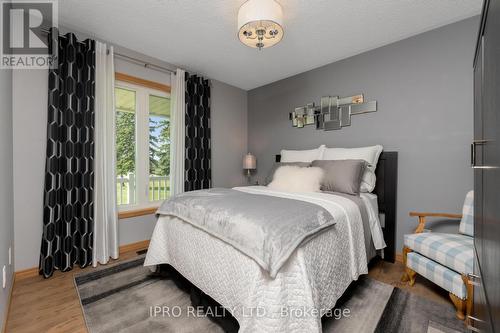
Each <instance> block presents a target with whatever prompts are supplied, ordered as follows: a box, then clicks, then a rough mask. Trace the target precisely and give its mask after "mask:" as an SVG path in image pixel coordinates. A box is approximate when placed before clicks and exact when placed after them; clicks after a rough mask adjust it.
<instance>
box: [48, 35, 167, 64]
mask: <svg viewBox="0 0 500 333" xmlns="http://www.w3.org/2000/svg"><path fill="white" fill-rule="evenodd" d="M42 31H43V32H44V33H46V34H49V33H50V30H49V29H42ZM59 37H61V38H66V36H64V35H59ZM108 54H109V51H108ZM113 55H114V56H115V57H117V58H121V59H123V60H125V61H128V62H131V63H135V64H136V65H141V66H142V67H144V68H149V69H152V70H156V71H159V72H167V73H175V71H174V70H171V69H168V68H165V67H162V66H158V65H155V64H151V63H149V62H146V61H143V60H140V59H137V58H133V57H130V56H128V55H125V54H121V53H117V52H114V53H113Z"/></svg>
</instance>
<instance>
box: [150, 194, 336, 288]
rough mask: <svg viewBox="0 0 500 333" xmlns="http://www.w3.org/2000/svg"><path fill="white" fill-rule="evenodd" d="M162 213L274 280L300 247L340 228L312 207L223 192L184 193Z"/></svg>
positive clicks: (301, 202) (162, 209)
mask: <svg viewBox="0 0 500 333" xmlns="http://www.w3.org/2000/svg"><path fill="white" fill-rule="evenodd" d="M156 214H157V215H170V216H175V217H178V218H180V219H182V220H184V221H185V222H188V223H190V224H192V225H193V226H195V227H197V228H200V229H202V230H204V231H206V232H208V233H210V234H211V235H212V236H215V237H217V238H219V239H220V240H222V241H224V242H226V243H228V244H230V245H232V246H233V247H235V248H236V249H238V250H239V251H241V252H242V253H244V254H246V255H247V256H249V257H250V258H252V259H253V260H255V261H256V262H257V263H258V264H259V265H260V266H261V267H262V268H263V269H265V270H266V271H268V272H269V275H270V276H271V277H272V278H274V277H276V274H277V273H278V271H279V269H280V268H281V267H282V266H283V265H284V263H285V262H286V261H287V259H288V258H289V257H290V255H291V254H292V253H293V251H295V249H296V248H297V247H298V246H299V245H301V244H302V243H304V242H305V241H306V240H308V239H310V238H311V237H312V236H314V235H315V234H317V233H318V232H319V231H321V230H323V229H325V228H327V227H329V226H332V225H333V224H335V221H334V220H333V217H332V216H331V214H330V213H329V212H328V211H327V210H325V209H324V208H323V207H321V206H318V205H315V204H312V203H308V202H304V201H300V200H293V199H286V198H279V197H274V196H268V195H258V194H250V193H245V192H241V191H236V190H232V189H223V188H214V189H209V190H201V191H192V192H186V193H182V194H180V195H177V196H175V197H172V198H171V199H169V200H167V201H165V202H164V203H163V204H162V205H161V207H160V208H159V209H158V210H157V212H156Z"/></svg>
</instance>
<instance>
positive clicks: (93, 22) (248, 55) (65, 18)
mask: <svg viewBox="0 0 500 333" xmlns="http://www.w3.org/2000/svg"><path fill="white" fill-rule="evenodd" d="M243 2H244V0H85V1H83V0H60V1H59V15H60V23H61V24H62V25H65V26H68V27H71V28H74V29H78V30H79V31H81V32H86V33H89V34H91V35H94V36H96V37H98V38H102V39H105V40H109V41H113V42H114V43H116V44H117V45H121V46H124V47H127V48H130V49H132V50H135V51H138V52H141V53H143V54H147V55H150V56H153V57H156V58H158V59H161V60H164V61H166V62H169V63H172V64H175V65H178V66H180V67H183V68H189V69H190V70H193V71H196V72H198V73H201V74H203V75H206V76H208V77H210V78H213V79H216V80H219V81H223V82H226V83H229V84H231V85H234V86H237V87H240V88H243V89H252V88H256V87H259V86H262V85H264V84H267V83H270V82H274V81H277V80H279V79H283V78H286V77H289V76H291V75H294V74H298V73H301V72H304V71H307V70H309V69H312V68H316V67H319V66H322V65H325V64H328V63H330V62H333V61H337V60H340V59H343V58H346V57H349V56H352V55H355V54H358V53H361V52H364V51H367V50H370V49H374V48H377V47H380V46H382V45H385V44H389V43H391V42H395V41H397V40H400V39H404V38H406V37H409V36H412V35H416V34H419V33H421V32H424V31H427V30H431V29H434V28H437V27H439V26H442V25H446V24H449V23H452V22H455V21H459V20H461V19H465V18H467V17H470V16H473V15H477V14H479V13H480V10H481V3H482V0H280V1H279V2H280V3H281V4H282V6H283V12H284V28H285V36H284V38H283V40H282V41H281V43H279V44H278V45H276V46H274V47H272V48H269V49H265V50H263V51H258V50H256V49H252V48H249V47H246V46H244V45H243V44H241V43H240V42H239V40H238V38H237V14H238V8H239V6H240V5H241V4H242V3H243Z"/></svg>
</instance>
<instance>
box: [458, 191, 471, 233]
mask: <svg viewBox="0 0 500 333" xmlns="http://www.w3.org/2000/svg"><path fill="white" fill-rule="evenodd" d="M458 231H460V233H461V234H464V235H469V236H474V191H469V193H467V196H466V197H465V202H464V207H463V208H462V220H461V221H460V227H459V228H458Z"/></svg>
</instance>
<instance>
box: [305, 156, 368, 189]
mask: <svg viewBox="0 0 500 333" xmlns="http://www.w3.org/2000/svg"><path fill="white" fill-rule="evenodd" d="M311 166H312V167H319V168H321V169H323V171H324V173H325V175H324V176H323V179H322V181H321V190H322V191H330V192H342V193H347V194H352V195H358V194H359V189H360V186H361V179H362V178H363V173H364V171H365V166H366V161H365V160H336V161H335V160H334V161H326V160H323V161H313V162H312V164H311Z"/></svg>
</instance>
